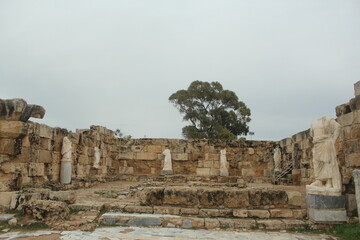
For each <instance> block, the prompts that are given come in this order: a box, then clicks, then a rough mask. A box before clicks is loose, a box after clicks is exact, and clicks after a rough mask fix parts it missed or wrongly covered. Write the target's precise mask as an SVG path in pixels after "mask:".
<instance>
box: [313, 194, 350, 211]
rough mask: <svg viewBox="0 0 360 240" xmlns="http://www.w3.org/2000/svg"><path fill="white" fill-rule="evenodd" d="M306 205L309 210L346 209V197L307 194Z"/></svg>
mask: <svg viewBox="0 0 360 240" xmlns="http://www.w3.org/2000/svg"><path fill="white" fill-rule="evenodd" d="M306 203H307V207H308V208H315V209H338V208H345V196H327V195H315V194H307V195H306Z"/></svg>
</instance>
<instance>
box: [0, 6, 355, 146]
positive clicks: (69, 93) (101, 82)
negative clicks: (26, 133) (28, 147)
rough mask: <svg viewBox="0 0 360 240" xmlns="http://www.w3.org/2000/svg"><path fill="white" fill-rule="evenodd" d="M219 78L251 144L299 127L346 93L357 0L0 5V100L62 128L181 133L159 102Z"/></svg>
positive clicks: (172, 113) (177, 118)
mask: <svg viewBox="0 0 360 240" xmlns="http://www.w3.org/2000/svg"><path fill="white" fill-rule="evenodd" d="M194 80H201V81H219V82H220V83H221V84H222V85H223V87H224V88H225V89H229V90H232V91H234V92H235V93H236V94H237V95H238V97H239V99H240V100H242V101H244V102H245V103H246V104H247V106H248V107H249V108H250V109H251V111H252V116H251V117H252V121H251V123H250V130H251V131H253V132H255V135H254V136H253V137H252V139H259V140H280V139H283V138H285V137H289V136H291V135H293V134H295V133H297V132H299V131H302V130H305V129H307V128H309V126H310V123H311V122H312V121H313V120H314V119H316V118H318V117H321V116H330V117H335V107H336V106H337V105H340V104H343V103H345V102H347V101H348V100H349V99H350V98H352V97H353V96H354V93H353V92H354V91H353V84H354V83H355V82H357V81H358V80H360V1H359V0H233V1H232V0H216V1H215V0H189V1H187V0H162V1H160V0H128V1H124V0H42V1H40V0H23V1H18V0H0V98H2V99H8V98H24V99H25V100H26V101H27V102H28V103H31V104H38V105H42V106H43V107H44V108H45V109H46V115H45V118H44V119H43V120H36V119H33V120H34V121H38V122H41V123H45V124H47V125H49V126H53V127H57V126H59V127H64V128H68V129H70V130H75V129H77V128H89V126H90V125H102V126H106V127H107V128H109V129H112V130H115V129H117V128H120V129H121V130H122V131H123V132H124V133H125V134H130V135H132V136H133V137H135V138H142V137H144V136H146V137H149V138H182V136H181V128H182V127H183V126H185V125H186V122H183V121H182V116H181V115H180V113H179V112H178V111H177V110H176V109H175V107H174V106H172V104H170V103H169V101H168V97H169V96H170V95H171V94H172V93H174V92H175V91H177V90H179V89H186V88H187V87H188V86H189V84H190V83H191V82H192V81H194Z"/></svg>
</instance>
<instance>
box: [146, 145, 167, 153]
mask: <svg viewBox="0 0 360 240" xmlns="http://www.w3.org/2000/svg"><path fill="white" fill-rule="evenodd" d="M146 150H147V152H151V153H162V152H163V150H162V146H161V145H147V146H146Z"/></svg>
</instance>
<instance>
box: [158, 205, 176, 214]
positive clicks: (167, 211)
mask: <svg viewBox="0 0 360 240" xmlns="http://www.w3.org/2000/svg"><path fill="white" fill-rule="evenodd" d="M154 214H171V215H180V208H179V207H160V206H156V207H154Z"/></svg>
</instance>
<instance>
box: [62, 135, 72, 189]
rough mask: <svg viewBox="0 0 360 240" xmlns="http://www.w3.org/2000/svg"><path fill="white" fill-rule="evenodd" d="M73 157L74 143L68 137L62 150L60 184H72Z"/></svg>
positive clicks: (64, 140)
mask: <svg viewBox="0 0 360 240" xmlns="http://www.w3.org/2000/svg"><path fill="white" fill-rule="evenodd" d="M71 155H72V143H71V141H70V140H69V138H68V137H64V139H63V144H62V148H61V156H62V158H61V170H60V182H61V183H63V184H69V183H70V182H71V164H72V162H71Z"/></svg>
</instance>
